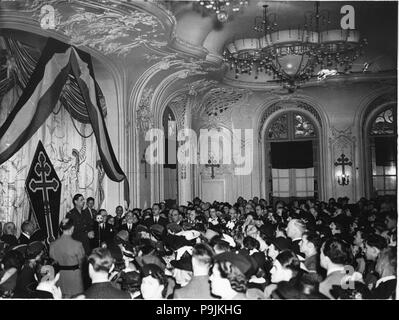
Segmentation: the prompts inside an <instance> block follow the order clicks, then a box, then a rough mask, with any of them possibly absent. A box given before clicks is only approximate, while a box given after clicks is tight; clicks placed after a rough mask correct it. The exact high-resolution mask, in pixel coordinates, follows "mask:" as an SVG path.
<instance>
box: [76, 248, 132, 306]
mask: <svg viewBox="0 0 399 320" xmlns="http://www.w3.org/2000/svg"><path fill="white" fill-rule="evenodd" d="M113 268H114V259H113V258H112V255H111V252H110V251H109V250H108V249H105V248H96V249H94V250H93V252H92V253H91V255H90V257H89V275H90V278H91V281H92V285H91V286H90V288H89V289H87V290H86V291H85V293H84V296H85V298H86V299H131V297H130V294H129V293H128V292H126V291H122V290H119V289H117V288H115V287H114V286H113V285H112V284H111V282H110V281H109V279H108V274H109V273H110V272H111V271H112V269H113Z"/></svg>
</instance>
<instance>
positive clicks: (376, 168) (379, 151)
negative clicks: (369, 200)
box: [367, 105, 397, 196]
mask: <svg viewBox="0 0 399 320" xmlns="http://www.w3.org/2000/svg"><path fill="white" fill-rule="evenodd" d="M367 130H368V131H367V133H368V145H369V153H368V154H369V156H370V161H369V162H370V164H371V165H370V168H369V170H370V171H371V182H372V183H371V186H372V187H371V189H372V190H371V195H372V196H382V195H396V192H397V187H396V179H397V166H396V159H397V141H396V140H397V125H396V106H392V105H391V106H389V107H387V108H385V109H383V110H381V111H380V112H379V113H378V114H377V115H376V116H375V117H374V118H373V119H371V121H370V123H369V126H368V129H367Z"/></svg>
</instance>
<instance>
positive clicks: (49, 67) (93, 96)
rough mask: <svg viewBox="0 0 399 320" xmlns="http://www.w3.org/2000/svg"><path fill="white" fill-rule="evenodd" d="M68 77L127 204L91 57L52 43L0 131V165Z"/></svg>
mask: <svg viewBox="0 0 399 320" xmlns="http://www.w3.org/2000/svg"><path fill="white" fill-rule="evenodd" d="M70 73H72V75H73V76H74V77H75V78H76V79H77V82H78V85H79V88H80V91H81V93H82V96H83V99H84V102H85V106H86V108H87V111H88V114H89V118H90V122H91V125H92V128H93V131H94V135H95V137H96V141H97V146H98V151H99V154H100V158H101V162H102V165H103V168H104V171H105V174H106V175H107V176H108V177H109V178H110V179H111V180H113V181H116V182H121V181H124V192H125V201H126V202H127V203H128V204H129V185H128V182H127V179H126V176H125V174H124V172H123V171H122V169H121V168H120V166H119V163H118V161H117V159H116V157H115V154H114V151H113V148H112V145H111V141H110V139H109V136H108V131H107V128H106V125H105V120H104V117H103V114H102V111H101V105H100V101H99V96H98V92H97V89H96V86H95V77H94V71H93V66H92V62H91V57H90V55H89V54H87V53H85V52H83V51H81V50H78V49H76V48H74V47H71V46H69V45H67V44H65V43H63V42H60V41H57V40H55V39H51V38H50V39H49V40H48V41H47V44H46V46H45V48H44V49H43V52H42V55H41V57H40V59H39V61H38V63H37V66H36V68H35V71H34V72H33V74H32V76H31V78H30V79H29V83H28V85H27V86H26V89H25V90H24V92H23V93H22V95H21V97H20V98H19V100H18V102H17V104H16V105H15V107H14V108H13V109H12V111H11V112H10V114H9V116H8V118H7V119H6V121H5V122H4V123H3V125H2V126H1V127H0V164H1V163H3V162H5V161H7V160H8V159H9V158H11V157H12V155H13V154H15V153H16V152H17V151H18V150H19V149H20V148H21V147H22V146H23V145H24V144H25V143H26V141H28V140H29V139H30V138H31V137H32V136H33V135H34V134H35V132H36V131H37V130H38V129H39V128H40V126H41V125H42V124H43V123H44V122H45V121H46V119H47V117H48V116H49V115H50V114H51V112H52V111H53V109H54V108H55V105H56V103H57V101H58V99H59V97H60V94H61V91H62V88H63V87H64V85H65V83H66V81H67V78H68V75H69V74H70Z"/></svg>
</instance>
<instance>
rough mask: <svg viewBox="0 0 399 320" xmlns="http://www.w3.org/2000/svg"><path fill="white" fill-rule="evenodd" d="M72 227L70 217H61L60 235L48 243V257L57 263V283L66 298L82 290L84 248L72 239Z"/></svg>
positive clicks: (72, 222) (72, 223)
mask: <svg viewBox="0 0 399 320" xmlns="http://www.w3.org/2000/svg"><path fill="white" fill-rule="evenodd" d="M74 229H75V227H74V221H73V220H72V219H71V218H65V219H63V220H62V221H61V223H60V231H61V233H62V234H61V236H60V237H59V238H58V239H57V240H56V241H54V242H52V243H51V244H50V257H51V258H52V259H54V261H55V262H57V263H58V269H59V270H60V279H59V282H58V283H59V286H60V288H61V292H62V293H63V295H64V297H66V298H70V297H72V296H74V295H77V294H79V293H82V292H83V291H84V288H83V275H82V264H83V262H84V259H85V250H84V249H83V245H82V243H81V242H80V241H76V240H74V239H72V235H73V234H74Z"/></svg>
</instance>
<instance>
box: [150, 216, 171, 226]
mask: <svg viewBox="0 0 399 320" xmlns="http://www.w3.org/2000/svg"><path fill="white" fill-rule="evenodd" d="M168 223H169V221H168V220H167V219H166V218H164V217H161V216H159V217H158V222H155V220H154V217H151V218H147V219H145V220H144V225H145V226H146V227H147V228H149V227H151V226H152V225H154V224H160V225H161V226H164V227H166V225H167V224H168Z"/></svg>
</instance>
